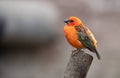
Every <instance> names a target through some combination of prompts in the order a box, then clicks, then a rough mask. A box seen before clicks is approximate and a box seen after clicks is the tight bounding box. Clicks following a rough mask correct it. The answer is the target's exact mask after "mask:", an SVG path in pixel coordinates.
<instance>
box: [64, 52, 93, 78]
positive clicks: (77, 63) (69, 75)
mask: <svg viewBox="0 0 120 78" xmlns="http://www.w3.org/2000/svg"><path fill="white" fill-rule="evenodd" d="M76 51H77V50H76ZM92 60H93V57H92V56H91V55H89V54H87V53H85V52H81V51H79V52H78V53H76V54H74V55H73V53H72V54H71V57H70V60H69V62H68V65H67V67H66V69H65V73H64V78H86V75H87V72H88V70H89V67H90V65H91V63H92Z"/></svg>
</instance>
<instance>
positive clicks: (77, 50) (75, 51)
mask: <svg viewBox="0 0 120 78" xmlns="http://www.w3.org/2000/svg"><path fill="white" fill-rule="evenodd" d="M79 52H84V51H83V50H82V49H76V50H73V51H72V56H74V55H75V54H77V53H79Z"/></svg>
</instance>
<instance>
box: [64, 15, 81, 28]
mask: <svg viewBox="0 0 120 78" xmlns="http://www.w3.org/2000/svg"><path fill="white" fill-rule="evenodd" d="M64 22H65V23H66V25H67V26H78V25H82V21H81V20H80V19H79V18H77V17H75V16H71V17H69V18H67V19H66V20H64Z"/></svg>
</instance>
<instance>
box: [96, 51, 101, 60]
mask: <svg viewBox="0 0 120 78" xmlns="http://www.w3.org/2000/svg"><path fill="white" fill-rule="evenodd" d="M95 53H96V55H97V58H98V60H100V59H101V56H100V54H99V53H98V51H97V50H96V49H95Z"/></svg>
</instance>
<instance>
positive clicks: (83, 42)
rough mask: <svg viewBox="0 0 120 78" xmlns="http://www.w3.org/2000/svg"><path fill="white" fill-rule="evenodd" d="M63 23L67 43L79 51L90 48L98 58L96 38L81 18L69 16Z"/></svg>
mask: <svg viewBox="0 0 120 78" xmlns="http://www.w3.org/2000/svg"><path fill="white" fill-rule="evenodd" d="M64 23H66V25H65V26H64V35H65V37H66V39H67V41H68V43H69V44H70V45H71V46H72V47H74V48H76V50H79V51H82V50H83V49H88V50H90V51H91V52H93V53H95V54H96V56H97V58H98V59H99V60H100V59H101V56H100V54H99V53H98V51H97V40H96V39H95V37H94V35H93V33H92V32H91V31H90V29H89V28H88V27H87V26H86V25H84V24H83V22H82V21H81V19H79V18H78V17H76V16H70V17H68V18H67V19H65V20H64Z"/></svg>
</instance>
